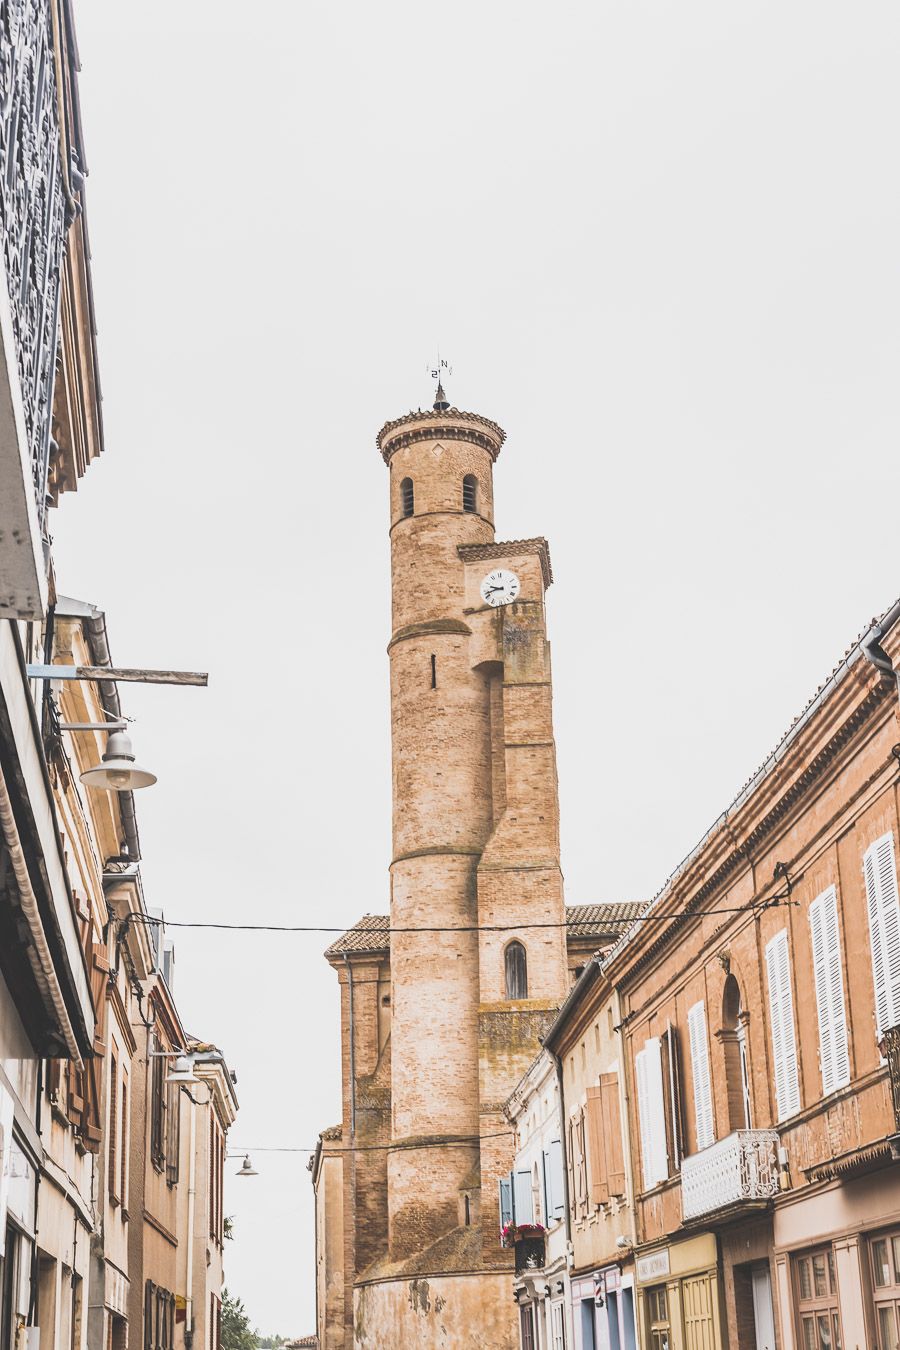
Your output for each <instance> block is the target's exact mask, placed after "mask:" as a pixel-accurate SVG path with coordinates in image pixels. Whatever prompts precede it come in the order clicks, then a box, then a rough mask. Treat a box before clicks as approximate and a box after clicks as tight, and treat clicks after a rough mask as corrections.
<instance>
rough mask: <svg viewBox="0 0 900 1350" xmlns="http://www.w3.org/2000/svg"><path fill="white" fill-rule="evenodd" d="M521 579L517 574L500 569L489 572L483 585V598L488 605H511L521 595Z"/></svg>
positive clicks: (503, 568)
mask: <svg viewBox="0 0 900 1350" xmlns="http://www.w3.org/2000/svg"><path fill="white" fill-rule="evenodd" d="M519 589H520V587H519V578H518V577H517V576H516V574H515V572H507V570H506V568H505V567H498V568H497V570H496V571H495V572H488V574H487V576H486V577H485V578H484V581H482V583H481V598H482V600H483V601H484V602H485V604H487V605H511V604H512V602H513V601H514V600H515V598H516V596H517V595H518V594H519Z"/></svg>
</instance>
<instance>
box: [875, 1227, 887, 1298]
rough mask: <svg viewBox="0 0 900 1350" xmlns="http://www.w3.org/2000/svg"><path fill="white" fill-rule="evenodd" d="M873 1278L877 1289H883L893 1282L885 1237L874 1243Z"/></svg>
mask: <svg viewBox="0 0 900 1350" xmlns="http://www.w3.org/2000/svg"><path fill="white" fill-rule="evenodd" d="M872 1278H873V1279H874V1281H875V1287H876V1289H883V1288H884V1286H885V1285H886V1284H890V1282H891V1268H890V1266H889V1265H888V1245H887V1241H886V1240H885V1239H884V1238H879V1239H878V1241H877V1242H873V1243H872Z"/></svg>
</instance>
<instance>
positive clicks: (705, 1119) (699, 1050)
mask: <svg viewBox="0 0 900 1350" xmlns="http://www.w3.org/2000/svg"><path fill="white" fill-rule="evenodd" d="M688 1034H689V1036H690V1042H691V1080H692V1082H693V1085H694V1119H695V1121H696V1128H697V1148H698V1150H699V1149H704V1148H709V1146H710V1144H711V1143H713V1142H714V1140H715V1137H716V1130H715V1123H714V1118H713V1103H712V1087H711V1084H710V1078H709V1042H708V1041H707V1038H706V1008H705V1007H704V1004H703V1000H702V999H701V1000H700V1002H699V1003H695V1004H694V1006H693V1007H692V1008H690V1009H689V1011H688Z"/></svg>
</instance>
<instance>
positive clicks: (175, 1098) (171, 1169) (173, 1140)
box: [166, 1083, 181, 1186]
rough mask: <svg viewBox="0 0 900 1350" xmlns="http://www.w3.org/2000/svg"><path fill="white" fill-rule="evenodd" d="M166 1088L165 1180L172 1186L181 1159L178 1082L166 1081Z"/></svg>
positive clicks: (179, 1091) (179, 1092)
mask: <svg viewBox="0 0 900 1350" xmlns="http://www.w3.org/2000/svg"><path fill="white" fill-rule="evenodd" d="M166 1089H167V1097H168V1099H167V1103H166V1131H167V1137H166V1181H167V1182H168V1183H169V1185H170V1186H174V1185H175V1183H176V1182H177V1181H178V1168H179V1163H180V1160H181V1087H180V1086H179V1084H178V1083H167V1084H166Z"/></svg>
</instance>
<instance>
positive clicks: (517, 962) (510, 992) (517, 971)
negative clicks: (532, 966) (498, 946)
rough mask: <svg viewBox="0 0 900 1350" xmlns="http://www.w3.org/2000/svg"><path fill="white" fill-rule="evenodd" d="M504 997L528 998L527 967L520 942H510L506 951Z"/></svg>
mask: <svg viewBox="0 0 900 1350" xmlns="http://www.w3.org/2000/svg"><path fill="white" fill-rule="evenodd" d="M505 965H506V997H507V998H527V997H528V967H527V963H526V960H525V948H524V947H523V946H522V944H521V942H511V943H510V944H509V946H508V947H507V949H506V957H505Z"/></svg>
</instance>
